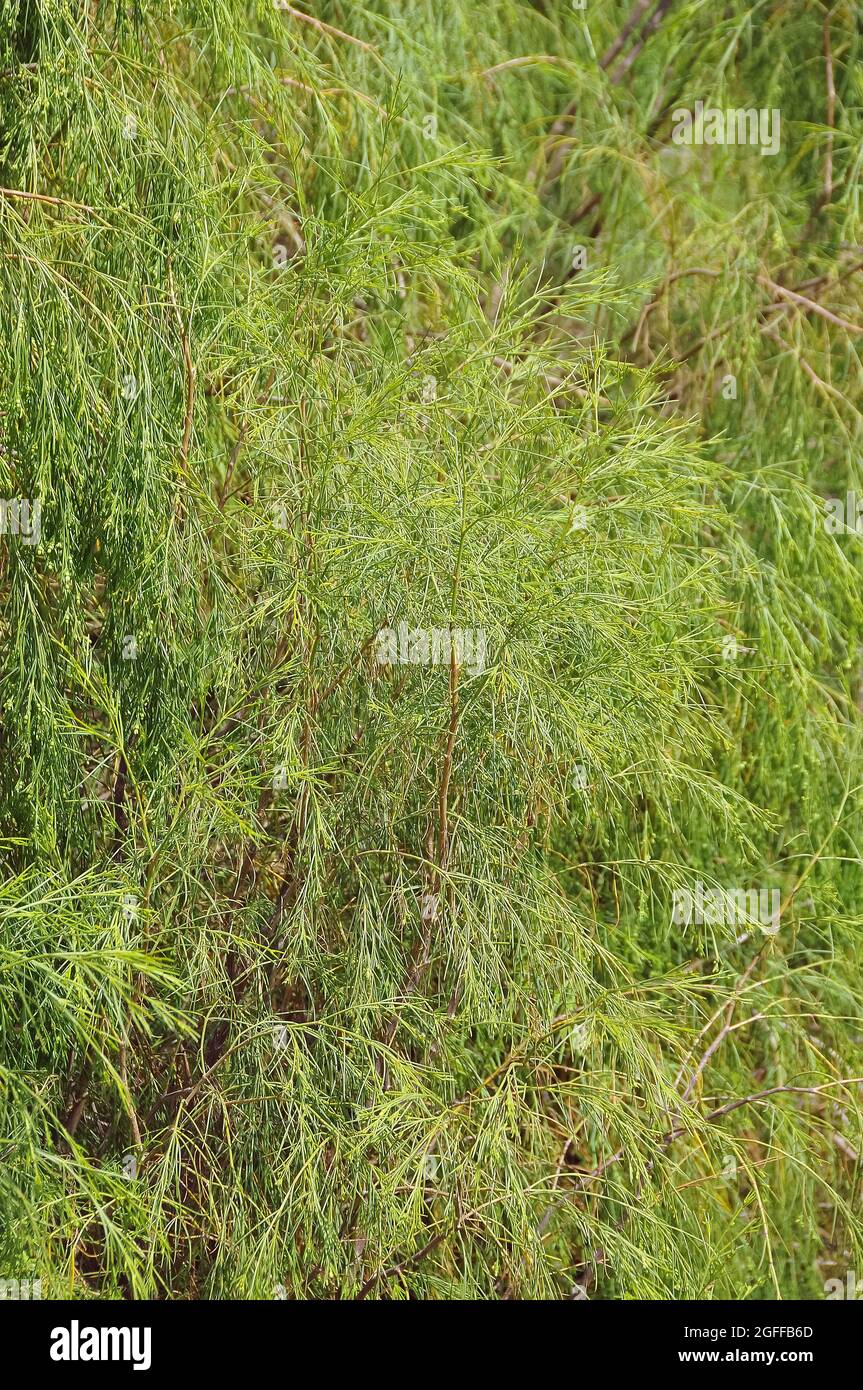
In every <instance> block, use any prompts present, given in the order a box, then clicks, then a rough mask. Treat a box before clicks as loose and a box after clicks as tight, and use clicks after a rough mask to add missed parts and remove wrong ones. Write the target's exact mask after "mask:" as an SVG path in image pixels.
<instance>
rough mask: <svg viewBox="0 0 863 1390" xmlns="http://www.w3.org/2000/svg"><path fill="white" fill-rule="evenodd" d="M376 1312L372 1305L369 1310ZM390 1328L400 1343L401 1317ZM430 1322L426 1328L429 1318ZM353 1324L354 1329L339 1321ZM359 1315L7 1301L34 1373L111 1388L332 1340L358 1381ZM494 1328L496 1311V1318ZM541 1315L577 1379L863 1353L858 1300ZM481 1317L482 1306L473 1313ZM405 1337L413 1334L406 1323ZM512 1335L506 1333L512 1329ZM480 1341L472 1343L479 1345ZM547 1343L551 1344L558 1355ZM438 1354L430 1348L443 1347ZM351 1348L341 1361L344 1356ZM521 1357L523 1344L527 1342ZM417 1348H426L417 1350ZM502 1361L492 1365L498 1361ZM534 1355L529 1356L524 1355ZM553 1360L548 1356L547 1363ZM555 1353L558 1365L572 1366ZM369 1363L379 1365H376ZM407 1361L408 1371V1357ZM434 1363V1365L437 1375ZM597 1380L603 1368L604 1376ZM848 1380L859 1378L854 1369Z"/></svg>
mask: <svg viewBox="0 0 863 1390" xmlns="http://www.w3.org/2000/svg"><path fill="white" fill-rule="evenodd" d="M373 1306H374V1305H371V1304H369V1303H368V1302H367V1303H365V1304H364V1305H363V1307H364V1308H365V1309H366V1310H368V1309H369V1308H370V1307H373ZM387 1306H388V1307H389V1308H390V1309H392V1311H394V1312H396V1321H395V1322H394V1323H392V1324H389V1326H390V1327H391V1328H392V1329H393V1330H394V1331H396V1335H398V1331H397V1329H398V1325H399V1324H400V1323H401V1318H400V1317H399V1316H398V1311H397V1310H396V1309H394V1308H393V1305H392V1303H390V1304H388V1305H387ZM454 1306H457V1305H450V1308H448V1309H447V1311H446V1312H445V1313H443V1315H442V1316H441V1315H440V1314H439V1315H438V1318H437V1320H435V1315H434V1312H433V1309H429V1310H428V1312H427V1313H426V1314H423V1315H421V1321H422V1324H423V1325H422V1327H421V1328H420V1329H417V1326H416V1324H413V1322H412V1318H413V1316H416V1312H415V1311H414V1313H413V1314H412V1315H411V1330H412V1332H413V1333H414V1335H415V1336H424V1335H428V1334H429V1330H430V1328H435V1330H436V1333H437V1335H438V1336H439V1335H440V1331H443V1330H444V1329H446V1328H447V1324H448V1322H449V1317H450V1309H451V1308H452V1307H454ZM402 1312H404V1310H402ZM429 1315H430V1316H431V1317H432V1320H433V1321H432V1323H431V1324H429V1323H426V1317H428V1316H429ZM344 1316H347V1317H348V1323H347V1324H344V1323H342V1321H341V1319H342V1318H343V1317H344ZM355 1316H356V1321H354V1316H351V1315H350V1313H347V1312H346V1310H345V1308H344V1305H332V1304H323V1303H315V1304H306V1303H302V1304H301V1303H292V1302H290V1301H287V1302H285V1301H278V1300H276V1301H273V1302H268V1303H263V1302H261V1303H251V1302H243V1303H188V1302H187V1303H180V1302H170V1303H169V1302H159V1303H131V1302H116V1303H95V1302H83V1303H82V1302H75V1303H61V1302H47V1301H46V1302H40V1301H38V1300H30V1301H29V1302H25V1301H21V1302H3V1303H0V1330H2V1332H3V1334H4V1340H5V1344H6V1348H7V1351H8V1350H9V1349H11V1348H14V1351H15V1355H16V1359H17V1358H18V1357H20V1360H21V1364H22V1367H23V1368H25V1369H31V1368H32V1369H33V1370H34V1371H38V1372H39V1373H40V1375H47V1376H48V1378H49V1379H50V1380H51V1381H54V1380H56V1381H58V1382H63V1381H65V1380H67V1379H68V1378H69V1377H70V1376H71V1377H73V1378H75V1379H76V1380H77V1379H78V1378H81V1377H83V1378H84V1379H89V1380H92V1379H94V1378H96V1379H100V1378H101V1375H102V1373H103V1372H105V1371H107V1372H109V1373H110V1374H111V1376H112V1377H116V1375H117V1373H118V1372H119V1373H120V1374H123V1373H124V1372H126V1373H128V1374H130V1375H137V1377H138V1379H142V1378H143V1376H145V1375H150V1376H153V1375H155V1376H160V1377H161V1376H164V1375H165V1374H166V1373H169V1374H171V1375H175V1374H177V1373H180V1374H182V1373H189V1374H201V1373H202V1372H203V1373H204V1374H208V1373H210V1372H217V1373H219V1375H220V1376H221V1377H222V1378H223V1379H224V1378H225V1377H227V1376H230V1375H232V1374H236V1373H238V1372H240V1371H247V1370H248V1369H249V1367H250V1366H254V1368H255V1371H256V1372H257V1371H262V1372H265V1373H266V1372H270V1373H271V1374H281V1375H284V1373H285V1371H286V1370H287V1369H288V1368H289V1366H290V1365H291V1363H292V1362H294V1363H295V1357H296V1353H297V1350H298V1347H297V1339H298V1338H302V1344H301V1345H302V1352H303V1354H304V1355H305V1356H306V1357H309V1358H311V1357H312V1356H313V1355H314V1354H315V1351H316V1343H315V1341H314V1338H315V1335H316V1334H319V1333H320V1332H321V1331H322V1330H325V1328H326V1325H328V1326H329V1329H331V1331H332V1332H340V1333H342V1334H347V1336H342V1337H339V1338H338V1340H337V1339H336V1338H333V1337H332V1336H325V1338H324V1340H323V1341H322V1342H321V1343H320V1344H318V1345H317V1354H318V1355H319V1356H321V1355H322V1356H323V1362H324V1366H325V1370H326V1372H327V1373H329V1374H332V1372H333V1370H334V1369H335V1368H336V1367H339V1368H340V1358H343V1359H344V1364H345V1368H346V1369H347V1368H348V1363H349V1360H350V1368H351V1369H354V1367H355V1366H356V1360H357V1341H356V1339H357V1337H363V1336H364V1335H367V1334H368V1333H369V1332H371V1331H372V1329H374V1332H375V1333H377V1335H380V1334H379V1331H378V1327H379V1325H378V1327H376V1326H375V1324H376V1323H377V1316H380V1314H377V1315H375V1314H374V1313H371V1314H369V1312H368V1311H367V1312H365V1313H362V1312H359V1314H358V1315H355ZM490 1316H492V1317H494V1313H493V1312H490ZM536 1316H537V1315H536V1313H533V1314H528V1319H529V1320H528V1321H527V1322H526V1324H525V1333H526V1335H528V1336H530V1338H531V1341H532V1344H533V1346H534V1353H535V1352H536V1350H537V1349H538V1348H539V1347H540V1346H543V1345H545V1346H547V1347H548V1348H549V1349H550V1348H551V1347H555V1349H556V1350H557V1349H558V1348H560V1347H561V1343H560V1342H559V1341H557V1338H559V1337H561V1336H563V1337H565V1338H566V1339H567V1341H566V1342H565V1343H564V1344H563V1345H564V1346H565V1347H566V1348H568V1350H567V1351H566V1352H565V1353H564V1355H565V1356H566V1357H568V1358H570V1359H571V1365H572V1368H573V1369H575V1367H576V1365H577V1364H578V1361H579V1357H580V1356H581V1355H582V1354H584V1353H589V1355H590V1356H591V1357H592V1358H593V1359H600V1360H601V1361H602V1362H603V1363H604V1370H605V1372H607V1373H609V1374H613V1373H614V1372H619V1371H630V1372H632V1371H634V1372H636V1373H638V1374H639V1375H641V1374H644V1373H648V1374H649V1373H651V1372H652V1373H655V1374H658V1375H662V1376H666V1375H667V1374H668V1373H669V1372H670V1371H677V1372H679V1373H681V1374H682V1375H683V1376H684V1377H686V1378H689V1377H691V1376H693V1375H694V1376H695V1377H697V1376H699V1375H700V1374H701V1373H702V1372H703V1371H704V1370H705V1369H706V1368H709V1367H716V1368H719V1369H720V1370H721V1369H725V1370H726V1371H728V1370H732V1371H733V1370H735V1369H736V1368H737V1367H741V1368H747V1369H748V1368H753V1369H757V1370H758V1371H759V1372H760V1373H762V1374H763V1375H764V1376H765V1377H766V1380H767V1383H769V1380H770V1378H771V1377H772V1376H773V1375H774V1373H775V1372H776V1371H779V1372H782V1371H785V1370H787V1369H791V1368H794V1369H797V1370H800V1369H803V1370H808V1371H809V1372H810V1373H811V1372H813V1371H815V1372H816V1373H817V1374H819V1375H823V1374H824V1373H825V1372H826V1373H828V1374H829V1373H830V1372H832V1371H838V1370H839V1368H840V1367H842V1368H843V1369H846V1368H847V1367H848V1365H849V1364H851V1365H853V1364H854V1361H855V1359H856V1354H857V1351H858V1347H859V1335H860V1309H859V1308H858V1307H857V1306H856V1305H855V1301H853V1300H847V1301H834V1302H831V1301H825V1302H819V1303H814V1302H812V1303H791V1302H788V1303H643V1302H620V1303H611V1302H598V1301H589V1300H582V1301H579V1302H577V1303H576V1305H575V1306H559V1307H555V1306H554V1305H544V1306H543V1310H542V1312H541V1313H540V1315H539V1316H540V1317H541V1322H540V1323H537V1322H536V1321H535V1318H536ZM473 1317H474V1318H475V1317H476V1308H475V1306H474V1308H473ZM491 1327H494V1324H493V1323H492V1324H485V1323H484V1319H481V1320H480V1322H479V1323H477V1322H472V1323H471V1326H470V1329H468V1328H467V1327H466V1326H465V1325H464V1324H462V1325H461V1327H460V1329H459V1331H460V1333H461V1335H460V1337H459V1351H458V1357H459V1362H460V1365H461V1366H462V1367H463V1366H464V1364H465V1362H468V1363H470V1362H471V1361H473V1360H474V1359H476V1360H477V1362H478V1361H479V1358H482V1361H483V1363H484V1371H485V1373H486V1374H487V1372H488V1369H489V1367H488V1362H489V1360H490V1359H492V1360H493V1359H494V1357H495V1352H496V1353H497V1355H498V1356H499V1355H500V1354H501V1353H502V1352H503V1351H504V1350H506V1352H507V1355H508V1356H511V1354H512V1343H509V1342H508V1341H507V1342H505V1341H504V1340H503V1338H502V1337H501V1336H500V1334H499V1333H497V1334H496V1335H495V1338H494V1340H493V1341H489V1338H488V1332H489V1330H490V1328H491ZM401 1328H402V1329H404V1328H405V1324H401ZM514 1330H515V1329H514V1327H513V1325H512V1324H508V1325H507V1332H510V1331H514ZM468 1334H469V1335H468ZM545 1337H549V1338H553V1339H554V1340H553V1341H551V1340H550V1341H549V1342H547V1343H545V1342H544V1340H538V1339H544V1338H545ZM436 1345H439V1344H438V1343H436V1342H435V1341H433V1342H432V1343H431V1347H432V1348H434V1347H435V1346H436ZM342 1348H343V1350H342ZM522 1348H523V1344H522ZM418 1349H419V1344H418V1346H417V1350H418ZM490 1352H491V1357H490ZM522 1354H523V1352H522ZM542 1354H543V1356H544V1355H546V1354H547V1353H542ZM552 1355H553V1360H554V1361H555V1362H557V1361H558V1359H559V1358H560V1356H561V1351H559V1350H557V1355H554V1354H553V1353H552ZM364 1359H365V1360H366V1365H368V1361H367V1356H366V1357H364ZM400 1359H403V1358H401V1357H400ZM432 1364H433V1362H432V1361H431V1360H429V1361H428V1367H429V1370H431V1367H432ZM597 1369H598V1368H597ZM846 1373H847V1370H846Z"/></svg>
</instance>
